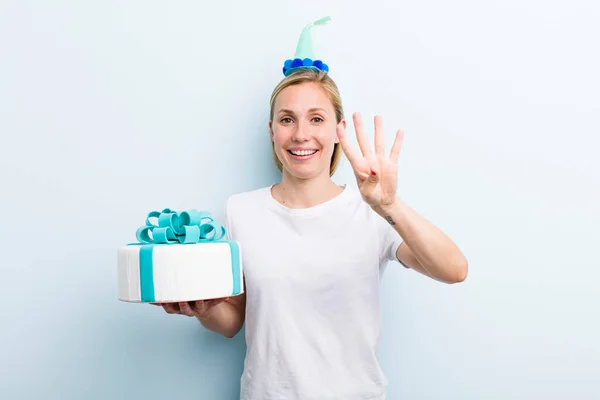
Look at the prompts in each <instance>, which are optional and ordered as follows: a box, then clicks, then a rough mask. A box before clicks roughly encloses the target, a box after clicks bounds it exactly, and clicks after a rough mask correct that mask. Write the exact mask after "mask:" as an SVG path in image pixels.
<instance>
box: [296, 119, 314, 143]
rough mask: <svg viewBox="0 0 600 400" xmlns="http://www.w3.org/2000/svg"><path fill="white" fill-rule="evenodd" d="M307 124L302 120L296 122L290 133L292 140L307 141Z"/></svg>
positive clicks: (308, 131)
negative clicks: (292, 131)
mask: <svg viewBox="0 0 600 400" xmlns="http://www.w3.org/2000/svg"><path fill="white" fill-rule="evenodd" d="M307 125H308V124H306V123H305V122H304V121H300V122H298V123H297V124H296V129H294V133H293V134H292V140H293V141H294V142H307V141H309V140H310V127H309V126H307Z"/></svg>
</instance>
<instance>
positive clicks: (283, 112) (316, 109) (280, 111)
mask: <svg viewBox="0 0 600 400" xmlns="http://www.w3.org/2000/svg"><path fill="white" fill-rule="evenodd" d="M315 111H322V112H324V113H327V111H325V110H324V109H323V108H311V109H310V110H308V112H315ZM278 114H293V115H295V113H294V112H293V111H292V110H288V109H285V108H282V109H281V110H279V112H278Z"/></svg>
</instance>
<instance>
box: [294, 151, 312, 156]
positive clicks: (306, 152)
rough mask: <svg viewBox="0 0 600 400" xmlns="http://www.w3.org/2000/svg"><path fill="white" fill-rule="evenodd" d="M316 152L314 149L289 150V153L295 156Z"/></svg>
mask: <svg viewBox="0 0 600 400" xmlns="http://www.w3.org/2000/svg"><path fill="white" fill-rule="evenodd" d="M316 152H317V151H316V150H290V153H292V154H293V155H295V156H310V155H312V154H315V153H316Z"/></svg>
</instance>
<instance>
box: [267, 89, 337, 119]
mask: <svg viewBox="0 0 600 400" xmlns="http://www.w3.org/2000/svg"><path fill="white" fill-rule="evenodd" d="M281 108H285V109H288V110H292V111H303V110H309V109H311V108H323V109H325V110H326V111H327V112H333V105H332V104H331V100H330V99H329V96H328V95H327V92H326V91H325V89H323V88H322V87H321V86H320V85H319V84H317V83H314V82H307V83H302V84H299V85H292V86H288V87H286V88H285V89H283V90H282V91H281V92H280V93H279V95H278V96H277V99H276V101H275V109H276V110H279V109H281Z"/></svg>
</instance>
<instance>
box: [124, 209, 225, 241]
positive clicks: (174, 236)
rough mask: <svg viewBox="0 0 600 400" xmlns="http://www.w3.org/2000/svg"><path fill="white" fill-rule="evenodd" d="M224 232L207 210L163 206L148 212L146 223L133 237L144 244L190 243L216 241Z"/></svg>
mask: <svg viewBox="0 0 600 400" xmlns="http://www.w3.org/2000/svg"><path fill="white" fill-rule="evenodd" d="M153 219H156V223H153V222H152V221H151V220H153ZM225 234H226V231H225V228H224V227H223V226H222V225H221V224H219V223H218V222H216V221H215V220H214V219H213V217H212V215H211V214H210V213H209V212H207V211H197V210H190V211H182V212H176V211H173V210H171V209H170V208H165V209H163V210H162V211H151V212H150V213H148V216H147V217H146V224H145V225H144V226H141V227H139V228H138V229H137V231H136V233H135V237H136V239H137V240H138V242H140V243H144V244H151V243H152V244H173V243H180V244H191V243H200V242H211V241H218V240H221V239H222V238H223V237H225Z"/></svg>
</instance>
